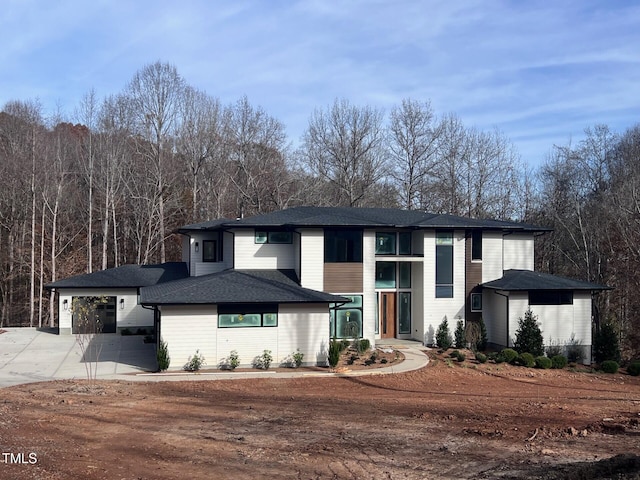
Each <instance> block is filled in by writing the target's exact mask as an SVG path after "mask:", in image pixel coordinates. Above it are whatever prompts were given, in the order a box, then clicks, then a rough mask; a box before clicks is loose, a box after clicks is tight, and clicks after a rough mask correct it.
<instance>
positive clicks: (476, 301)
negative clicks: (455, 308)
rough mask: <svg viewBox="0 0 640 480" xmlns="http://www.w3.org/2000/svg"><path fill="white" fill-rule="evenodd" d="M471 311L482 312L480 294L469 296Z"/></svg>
mask: <svg viewBox="0 0 640 480" xmlns="http://www.w3.org/2000/svg"><path fill="white" fill-rule="evenodd" d="M471 311H472V312H481V311H482V294H481V293H472V294H471Z"/></svg>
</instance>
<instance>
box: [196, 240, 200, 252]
mask: <svg viewBox="0 0 640 480" xmlns="http://www.w3.org/2000/svg"><path fill="white" fill-rule="evenodd" d="M199 251H200V244H199V243H198V242H196V253H198V252H199Z"/></svg>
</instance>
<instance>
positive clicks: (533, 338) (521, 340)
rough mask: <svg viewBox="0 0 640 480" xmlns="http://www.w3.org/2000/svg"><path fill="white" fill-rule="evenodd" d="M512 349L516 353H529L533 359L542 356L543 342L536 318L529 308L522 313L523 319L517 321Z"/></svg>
mask: <svg viewBox="0 0 640 480" xmlns="http://www.w3.org/2000/svg"><path fill="white" fill-rule="evenodd" d="M513 348H515V349H516V350H517V351H518V352H529V353H531V354H532V355H533V356H534V357H538V356H540V355H544V340H543V338H542V332H541V331H540V327H539V326H538V317H537V316H536V315H534V314H533V312H532V311H531V309H530V308H528V309H527V311H526V312H525V313H524V317H523V318H520V319H519V320H518V330H517V331H516V340H515V342H514V344H513Z"/></svg>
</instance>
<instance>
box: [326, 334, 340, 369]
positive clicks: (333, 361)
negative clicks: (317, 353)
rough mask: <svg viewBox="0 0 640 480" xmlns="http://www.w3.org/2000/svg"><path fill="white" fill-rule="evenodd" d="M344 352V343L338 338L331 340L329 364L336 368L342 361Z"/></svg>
mask: <svg viewBox="0 0 640 480" xmlns="http://www.w3.org/2000/svg"><path fill="white" fill-rule="evenodd" d="M341 352H342V344H341V342H339V341H337V340H331V341H330V342H329V356H328V357H329V358H328V360H329V366H330V367H331V368H336V367H337V366H338V362H339V361H340V353H341Z"/></svg>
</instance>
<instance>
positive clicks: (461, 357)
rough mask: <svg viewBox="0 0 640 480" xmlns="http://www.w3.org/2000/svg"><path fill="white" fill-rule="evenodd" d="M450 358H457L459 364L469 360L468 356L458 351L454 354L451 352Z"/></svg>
mask: <svg viewBox="0 0 640 480" xmlns="http://www.w3.org/2000/svg"><path fill="white" fill-rule="evenodd" d="M449 356H450V357H451V358H455V359H456V360H458V361H459V362H464V361H465V360H466V359H467V356H466V355H465V354H464V353H462V352H460V351H458V350H454V351H453V352H451V353H450V354H449Z"/></svg>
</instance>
